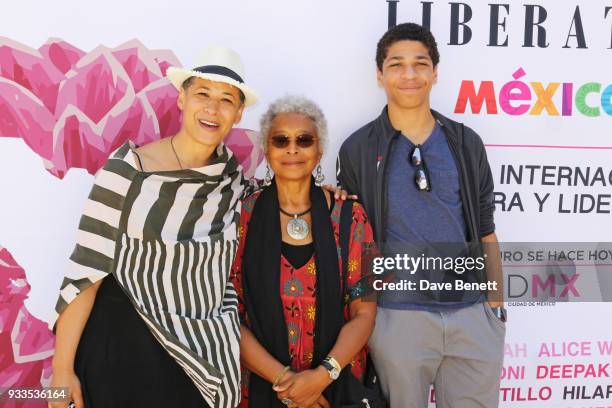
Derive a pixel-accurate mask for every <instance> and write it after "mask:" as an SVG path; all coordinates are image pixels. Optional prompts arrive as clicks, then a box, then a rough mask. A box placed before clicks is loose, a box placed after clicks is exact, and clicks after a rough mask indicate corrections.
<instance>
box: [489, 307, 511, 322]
mask: <svg viewBox="0 0 612 408" xmlns="http://www.w3.org/2000/svg"><path fill="white" fill-rule="evenodd" d="M491 310H492V311H493V314H494V315H495V316H496V317H497V318H498V319H499V320H501V321H502V322H504V323H505V322H506V321H507V320H508V314H507V312H506V308H505V307H503V306H496V307H492V308H491Z"/></svg>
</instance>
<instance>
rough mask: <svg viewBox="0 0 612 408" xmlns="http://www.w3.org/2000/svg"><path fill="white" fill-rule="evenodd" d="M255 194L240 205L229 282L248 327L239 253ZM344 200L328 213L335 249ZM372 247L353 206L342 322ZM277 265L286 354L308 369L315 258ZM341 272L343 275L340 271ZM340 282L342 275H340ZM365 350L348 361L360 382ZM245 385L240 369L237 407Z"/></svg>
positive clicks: (282, 261)
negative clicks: (365, 250) (365, 253)
mask: <svg viewBox="0 0 612 408" xmlns="http://www.w3.org/2000/svg"><path fill="white" fill-rule="evenodd" d="M258 196H259V194H258V193H255V194H253V195H251V196H250V197H247V198H246V199H245V200H243V202H242V212H241V214H240V226H239V227H238V234H239V237H240V243H239V245H238V252H237V254H236V259H235V261H234V264H233V266H232V271H231V274H230V279H231V280H232V282H233V284H234V286H235V288H236V291H237V292H238V299H239V306H238V310H239V313H240V316H241V319H242V321H243V322H245V323H246V324H247V325H248V316H245V307H244V301H243V291H242V267H241V265H242V254H243V253H244V245H245V237H246V234H247V230H248V224H249V220H250V219H251V215H252V211H253V207H254V205H255V201H256V200H257V197H258ZM342 204H343V201H341V200H336V202H335V205H334V208H333V210H332V212H331V221H332V226H333V229H334V237H335V239H336V246H337V247H338V248H340V243H339V234H340V210H341V208H342ZM373 245H374V235H373V233H372V228H371V226H370V223H369V221H368V218H367V215H366V213H365V211H364V210H363V207H362V206H361V205H359V204H357V203H355V205H354V206H353V222H352V224H351V229H350V241H349V256H348V263H349V264H348V276H347V285H348V291H345V292H346V293H349V294H350V295H349V299H348V301H346V302H345V309H344V313H345V319H347V320H348V318H349V304H350V300H352V299H355V298H356V297H359V292H360V291H359V290H356V289H357V288H358V287H359V285H360V284H362V283H361V282H360V280H361V279H362V274H361V254H362V247H364V246H370V247H373ZM338 254H339V256H338V258H339V259H338V265H339V270H340V271H342V259H341V257H340V251H338ZM279 262H280V287H279V290H280V294H281V300H282V305H283V310H284V315H285V322H286V324H287V338H288V344H289V355H290V356H291V367H292V369H293V370H294V371H296V372H299V371H302V370H306V369H309V368H310V364H311V362H312V356H313V351H314V337H313V335H314V329H315V317H316V313H317V311H316V297H315V284H316V276H317V269H316V265H315V256H314V254H313V255H312V256H311V258H310V260H309V261H308V262H306V264H305V265H304V266H302V267H300V268H294V267H293V265H291V263H289V261H287V259H285V257H284V256H282V255H281V259H280V260H279ZM340 273H342V272H340ZM340 278H341V279H342V276H340ZM366 352H367V347H364V348H363V349H362V350H361V351H360V352H359V353H358V354H357V355H356V356H355V358H353V360H352V361H351V363H350V364H351V372H352V373H353V375H354V376H355V377H357V378H359V379H361V378H362V376H363V373H364V371H365V362H366ZM248 383H249V372H248V370H246V368H244V367H243V368H242V401H241V403H240V405H239V407H241V408H242V407H247V406H248Z"/></svg>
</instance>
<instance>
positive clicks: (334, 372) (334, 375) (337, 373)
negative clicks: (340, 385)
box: [329, 368, 340, 380]
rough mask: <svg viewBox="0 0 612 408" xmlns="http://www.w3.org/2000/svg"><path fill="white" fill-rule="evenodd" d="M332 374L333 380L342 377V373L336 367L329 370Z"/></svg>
mask: <svg viewBox="0 0 612 408" xmlns="http://www.w3.org/2000/svg"><path fill="white" fill-rule="evenodd" d="M329 373H330V374H331V378H332V380H337V379H338V377H340V373H339V372H338V370H336V369H335V368H334V369H333V370H331V371H330V372H329Z"/></svg>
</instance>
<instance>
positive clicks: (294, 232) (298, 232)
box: [287, 217, 309, 241]
mask: <svg viewBox="0 0 612 408" xmlns="http://www.w3.org/2000/svg"><path fill="white" fill-rule="evenodd" d="M308 231H309V230H308V223H307V222H306V221H304V220H303V219H301V218H297V217H294V218H292V219H291V220H289V222H287V234H289V236H290V237H291V238H293V239H295V240H296V241H300V240H302V239H304V238H306V237H307V236H308Z"/></svg>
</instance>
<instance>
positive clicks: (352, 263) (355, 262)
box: [348, 259, 359, 272]
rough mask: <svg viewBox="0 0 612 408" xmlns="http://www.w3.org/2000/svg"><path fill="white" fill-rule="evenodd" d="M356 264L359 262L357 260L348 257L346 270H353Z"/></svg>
mask: <svg viewBox="0 0 612 408" xmlns="http://www.w3.org/2000/svg"><path fill="white" fill-rule="evenodd" d="M358 266H359V263H358V262H357V260H355V259H349V262H348V271H349V272H355V271H356V270H357V267H358Z"/></svg>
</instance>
